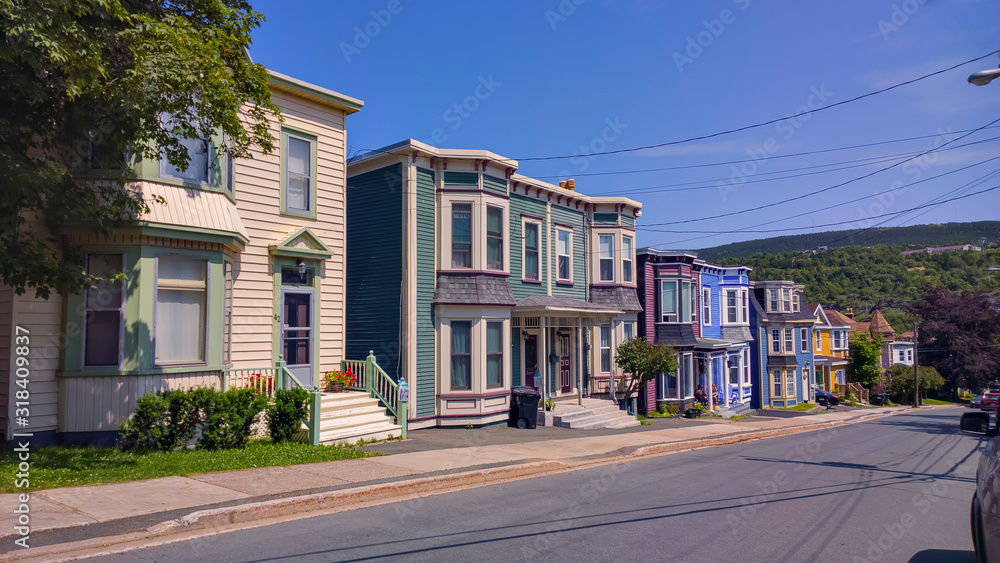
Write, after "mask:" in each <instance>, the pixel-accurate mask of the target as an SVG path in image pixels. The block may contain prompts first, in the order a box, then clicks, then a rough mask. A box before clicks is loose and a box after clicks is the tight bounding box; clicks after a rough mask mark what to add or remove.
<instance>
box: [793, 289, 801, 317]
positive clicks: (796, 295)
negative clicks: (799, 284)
mask: <svg viewBox="0 0 1000 563" xmlns="http://www.w3.org/2000/svg"><path fill="white" fill-rule="evenodd" d="M801 298H802V296H801V295H800V294H799V292H797V291H794V292H792V312H793V313H798V312H799V301H800V300H801Z"/></svg>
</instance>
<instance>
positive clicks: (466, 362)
mask: <svg viewBox="0 0 1000 563" xmlns="http://www.w3.org/2000/svg"><path fill="white" fill-rule="evenodd" d="M471 380H472V322H471V321H452V322H451V388H452V389H471V385H470V382H471Z"/></svg>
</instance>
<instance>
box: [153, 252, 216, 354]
mask: <svg viewBox="0 0 1000 563" xmlns="http://www.w3.org/2000/svg"><path fill="white" fill-rule="evenodd" d="M207 309H208V260H205V259H199V258H187V257H181V256H159V257H157V259H156V297H155V300H154V310H153V322H154V324H155V328H154V333H153V334H154V336H153V352H154V357H155V358H156V363H157V364H160V365H162V364H173V363H200V362H204V361H205V354H206V340H205V333H206V325H207V320H208V314H207V313H208V311H207Z"/></svg>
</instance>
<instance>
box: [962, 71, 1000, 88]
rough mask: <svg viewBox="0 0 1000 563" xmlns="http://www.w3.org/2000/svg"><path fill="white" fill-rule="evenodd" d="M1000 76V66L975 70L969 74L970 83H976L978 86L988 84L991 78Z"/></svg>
mask: <svg viewBox="0 0 1000 563" xmlns="http://www.w3.org/2000/svg"><path fill="white" fill-rule="evenodd" d="M998 76H1000V68H993V69H990V70H981V71H979V72H975V73H973V74H971V75H970V76H969V84H975V85H976V86H986V85H987V84H989V83H990V81H991V80H993V79H994V78H996V77H998Z"/></svg>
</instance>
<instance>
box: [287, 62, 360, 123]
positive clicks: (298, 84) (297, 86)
mask: <svg viewBox="0 0 1000 563" xmlns="http://www.w3.org/2000/svg"><path fill="white" fill-rule="evenodd" d="M267 74H268V82H269V83H271V85H272V86H277V87H278V90H284V91H291V92H296V93H299V94H305V95H306V97H308V98H310V99H313V100H315V101H318V102H320V103H323V104H325V105H328V106H334V107H336V108H338V109H342V110H344V111H345V112H346V113H347V114H348V115H350V114H352V113H355V112H358V111H360V110H361V108H363V107H364V105H365V103H364V102H363V101H361V100H359V99H357V98H352V97H351V96H347V95H345V94H341V93H340V92H334V91H333V90H330V89H329V88H323V87H322V86H317V85H315V84H310V83H308V82H306V81H305V80H299V79H298V78H293V77H291V76H288V75H287V74H282V73H280V72H277V71H274V70H271V69H267Z"/></svg>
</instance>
